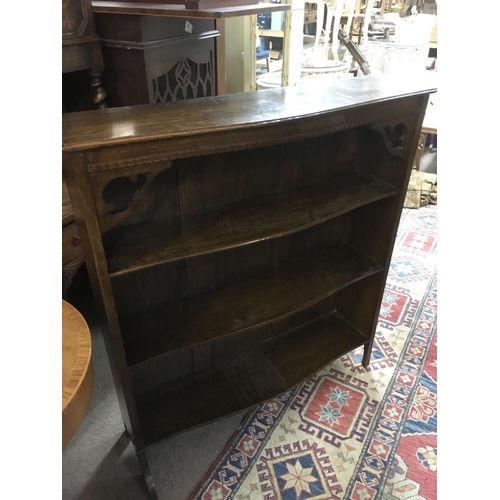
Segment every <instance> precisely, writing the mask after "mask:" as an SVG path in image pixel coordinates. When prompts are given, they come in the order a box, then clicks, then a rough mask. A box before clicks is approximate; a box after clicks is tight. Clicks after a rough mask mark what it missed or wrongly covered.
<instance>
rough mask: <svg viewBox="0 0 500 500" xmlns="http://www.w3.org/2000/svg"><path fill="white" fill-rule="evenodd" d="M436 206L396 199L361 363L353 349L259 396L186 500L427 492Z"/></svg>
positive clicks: (432, 441)
mask: <svg viewBox="0 0 500 500" xmlns="http://www.w3.org/2000/svg"><path fill="white" fill-rule="evenodd" d="M436 323H437V206H435V205H430V206H426V207H423V208H420V209H418V210H408V209H404V210H403V214H402V217H401V222H400V225H399V229H398V235H397V240H396V246H395V249H394V253H393V257H392V261H391V265H390V271H389V275H388V279H387V285H386V289H385V294H384V297H383V302H382V307H381V310H380V317H379V323H378V326H377V331H376V339H375V343H374V346H373V352H372V357H371V362H370V366H369V368H363V366H362V365H361V359H362V354H363V351H362V349H359V350H355V351H352V352H351V353H349V354H347V355H346V356H343V357H342V358H340V359H338V360H336V361H335V362H333V363H331V364H330V365H329V366H327V367H326V368H325V369H323V370H322V371H321V372H319V373H317V374H316V375H314V376H312V377H311V378H309V379H308V380H306V381H305V382H304V383H302V384H301V385H300V386H299V387H297V388H296V389H294V390H291V391H289V392H287V393H286V394H283V395H281V396H280V397H278V398H275V399H273V400H270V401H267V402H265V403H264V404H262V405H261V406H260V407H258V408H257V409H255V410H253V411H252V412H251V413H250V414H249V416H248V417H246V419H245V421H244V422H243V424H242V426H241V428H240V429H239V431H238V432H237V433H236V434H235V435H234V436H233V438H232V439H231V441H230V442H229V443H228V445H227V447H226V449H225V451H224V452H223V454H222V455H221V456H220V457H219V459H218V460H217V461H216V463H215V464H214V465H213V467H212V469H211V470H210V471H209V473H208V474H207V475H206V476H205V479H204V481H203V482H202V484H201V485H200V486H199V487H198V488H197V490H196V491H195V492H194V493H193V495H192V497H191V499H192V500H226V499H234V500H262V499H265V500H309V499H310V500H333V499H335V500H336V499H345V500H372V499H379V500H396V499H405V500H407V499H408V500H434V499H436V497H437V493H436V490H437V481H436V476H437V437H436V432H437V390H436V384H437V348H436V344H437V326H436Z"/></svg>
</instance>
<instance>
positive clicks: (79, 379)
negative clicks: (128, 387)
mask: <svg viewBox="0 0 500 500" xmlns="http://www.w3.org/2000/svg"><path fill="white" fill-rule="evenodd" d="M91 358H92V339H91V336H90V330H89V327H88V325H87V322H86V321H85V319H84V317H83V316H82V315H81V313H80V312H79V311H78V310H77V309H75V307H73V306H72V305H71V304H69V303H68V302H66V301H65V300H63V301H62V416H63V422H62V425H63V448H64V447H65V446H66V444H67V443H68V442H69V440H70V439H71V438H72V437H73V435H74V433H75V432H76V430H77V429H78V427H79V426H80V424H81V422H82V420H83V418H84V416H85V414H86V412H87V409H88V406H89V404H90V400H91V399H92V393H93V389H94V371H93V368H92V363H91Z"/></svg>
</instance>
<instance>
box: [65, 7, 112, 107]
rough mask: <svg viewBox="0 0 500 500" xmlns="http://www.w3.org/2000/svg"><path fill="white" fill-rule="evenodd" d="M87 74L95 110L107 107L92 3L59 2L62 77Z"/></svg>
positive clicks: (99, 46)
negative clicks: (81, 73) (69, 74)
mask: <svg viewBox="0 0 500 500" xmlns="http://www.w3.org/2000/svg"><path fill="white" fill-rule="evenodd" d="M80 70H89V78H90V82H89V86H90V88H91V89H92V95H93V102H94V105H95V106H96V108H105V107H106V101H105V99H106V91H105V90H104V87H103V86H102V80H101V78H102V72H103V70H104V59H103V56H102V49H101V42H100V39H99V37H98V36H97V33H96V29H95V24H94V17H93V13H92V6H91V0H63V2H62V73H63V74H64V73H70V72H74V71H80Z"/></svg>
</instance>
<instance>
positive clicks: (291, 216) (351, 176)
mask: <svg viewBox="0 0 500 500" xmlns="http://www.w3.org/2000/svg"><path fill="white" fill-rule="evenodd" d="M397 193H398V189H396V188H394V187H393V186H390V185H389V184H387V183H384V182H381V181H379V180H377V179H376V178H373V177H370V176H368V175H366V174H363V173H361V172H354V171H351V172H343V173H340V174H337V175H336V176H334V177H333V178H331V179H326V180H322V181H319V182H315V183H314V184H311V185H306V186H299V187H297V188H293V189H289V190H286V191H283V192H277V193H272V194H266V195H261V196H257V197H254V198H249V199H244V200H241V201H236V202H233V203H230V204H228V205H226V206H223V207H220V208H217V209H214V210H208V211H206V212H201V213H200V212H197V213H194V214H187V215H177V216H174V217H172V218H171V219H167V220H159V221H148V222H144V223H138V224H135V225H134V226H125V227H122V228H118V229H116V230H111V231H109V232H108V234H107V235H106V237H105V248H106V251H107V260H108V268H109V274H110V276H111V277H115V276H121V275H124V274H127V273H130V272H134V271H137V270H139V269H142V268H145V267H149V266H155V265H158V264H161V263H167V262H173V261H176V260H181V259H186V258H189V257H195V256H197V255H203V254H207V253H211V252H217V251H221V250H227V249H230V248H236V247H239V246H243V245H248V244H251V243H253V242H256V241H264V240H266V239H271V238H277V237H279V236H285V235H287V234H291V233H294V232H296V231H301V230H304V229H307V228H309V227H311V226H313V225H316V224H320V223H321V222H325V221H327V220H329V219H332V218H334V217H338V216H339V215H342V214H344V213H346V212H349V211H351V210H353V209H355V208H357V207H360V206H363V205H366V204H368V203H372V202H374V201H377V200H381V199H384V198H387V197H389V196H393V195H396V194H397Z"/></svg>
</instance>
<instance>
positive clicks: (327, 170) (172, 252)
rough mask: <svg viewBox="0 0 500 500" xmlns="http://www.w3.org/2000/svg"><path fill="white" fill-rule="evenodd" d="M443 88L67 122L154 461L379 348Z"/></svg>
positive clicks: (93, 259)
mask: <svg viewBox="0 0 500 500" xmlns="http://www.w3.org/2000/svg"><path fill="white" fill-rule="evenodd" d="M434 91H435V80H433V79H429V75H427V74H425V75H422V77H421V79H417V78H412V79H410V80H404V79H398V78H396V79H389V78H387V77H375V76H372V75H370V76H366V77H363V78H352V79H345V80H337V81H336V82H334V83H332V84H330V85H325V84H324V83H323V84H321V85H316V84H312V83H311V84H310V85H307V86H306V85H304V86H296V87H284V88H278V89H271V90H266V91H259V92H247V93H240V94H232V95H228V96H218V97H212V98H201V99H196V100H191V101H178V102H171V103H166V104H164V103H162V104H151V105H145V106H135V107H134V106H132V107H127V108H114V109H107V110H96V111H88V112H82V113H73V114H66V115H63V127H62V130H63V148H62V151H63V169H64V174H65V179H66V181H67V183H68V189H69V194H70V197H71V202H72V205H73V210H74V214H75V220H76V224H77V227H78V234H79V235H80V236H81V244H82V248H83V251H84V255H85V258H86V263H87V268H88V271H89V276H90V279H91V283H92V287H93V293H94V296H95V298H96V301H97V304H98V306H99V309H100V312H101V315H102V327H103V331H104V333H105V341H106V346H107V350H108V355H109V359H110V364H111V367H112V371H113V376H114V383H115V387H116V391H117V394H118V399H119V402H120V407H121V411H122V416H123V421H124V424H125V428H126V430H127V433H128V435H129V437H130V439H131V440H132V442H133V444H134V447H135V450H136V453H137V457H138V462H139V464H140V467H141V470H142V472H143V474H144V477H145V479H146V482H147V485H148V488H149V492H150V495H151V497H152V498H157V494H156V490H155V486H154V480H153V478H152V476H151V472H150V468H149V464H148V459H147V454H146V450H147V447H148V446H151V445H153V444H154V443H156V442H158V441H159V440H162V439H165V438H167V437H169V436H172V435H174V434H177V433H179V432H182V431H184V430H186V429H189V428H192V427H193V426H198V425H201V424H203V423H205V422H208V421H212V420H214V419H217V418H220V417H223V416H226V415H229V414H232V413H234V412H237V411H240V410H242V409H245V408H249V407H252V406H254V405H256V404H258V403H260V402H262V401H264V400H266V399H268V398H271V397H274V396H276V395H278V394H280V393H283V392H284V391H286V390H288V389H289V388H290V387H292V386H294V385H296V384H298V383H300V382H301V381H303V380H304V379H305V378H307V377H308V376H310V375H312V374H313V373H315V372H316V371H317V370H319V369H321V368H322V367H324V366H325V365H326V364H328V363H329V362H331V361H332V360H334V359H337V358H338V357H340V356H342V355H344V354H346V353H347V352H349V351H351V350H353V349H355V348H358V347H360V346H364V355H363V365H364V366H368V365H369V362H370V355H371V350H372V344H373V339H374V334H375V327H376V324H377V319H378V313H379V308H380V304H381V299H382V295H383V291H384V285H385V281H386V276H387V273H388V270H389V264H390V259H391V253H392V248H393V244H394V240H395V237H396V231H397V226H398V221H399V218H400V215H401V210H402V205H403V201H404V196H405V190H406V186H407V183H408V179H409V176H410V172H411V168H412V165H413V158H414V156H415V151H416V148H417V143H418V138H419V134H420V130H421V126H422V120H423V117H424V112H425V109H426V105H427V101H428V98H429V94H430V93H432V92H434Z"/></svg>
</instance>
